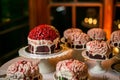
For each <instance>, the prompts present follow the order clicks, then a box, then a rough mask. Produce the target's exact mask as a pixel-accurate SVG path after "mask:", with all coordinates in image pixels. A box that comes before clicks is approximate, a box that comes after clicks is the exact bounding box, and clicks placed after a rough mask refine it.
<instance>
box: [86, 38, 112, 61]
mask: <svg viewBox="0 0 120 80" xmlns="http://www.w3.org/2000/svg"><path fill="white" fill-rule="evenodd" d="M86 55H87V56H88V57H89V58H92V59H102V60H105V59H109V58H110V57H111V56H110V55H111V47H110V45H109V44H108V43H107V42H106V41H98V40H94V41H89V42H88V43H87V44H86Z"/></svg>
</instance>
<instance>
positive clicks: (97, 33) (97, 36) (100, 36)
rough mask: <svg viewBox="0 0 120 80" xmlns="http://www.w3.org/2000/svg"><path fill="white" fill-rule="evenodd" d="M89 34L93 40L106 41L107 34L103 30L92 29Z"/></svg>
mask: <svg viewBox="0 0 120 80" xmlns="http://www.w3.org/2000/svg"><path fill="white" fill-rule="evenodd" d="M87 34H88V35H89V36H90V38H91V39H93V40H105V39H106V33H105V31H104V30H103V29H101V28H92V29H90V30H88V32H87Z"/></svg>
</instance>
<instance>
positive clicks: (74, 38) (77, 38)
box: [69, 32, 90, 44]
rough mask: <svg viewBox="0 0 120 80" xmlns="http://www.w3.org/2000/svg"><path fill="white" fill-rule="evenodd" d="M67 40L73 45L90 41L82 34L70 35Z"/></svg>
mask: <svg viewBox="0 0 120 80" xmlns="http://www.w3.org/2000/svg"><path fill="white" fill-rule="evenodd" d="M69 39H70V40H71V42H73V44H86V43H87V42H88V41H90V37H89V36H88V35H87V34H86V33H83V32H82V33H78V34H77V33H76V34H74V35H71V37H69Z"/></svg>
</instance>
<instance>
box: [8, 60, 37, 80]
mask: <svg viewBox="0 0 120 80" xmlns="http://www.w3.org/2000/svg"><path fill="white" fill-rule="evenodd" d="M38 73H39V68H38V66H37V65H33V64H32V62H30V61H25V60H21V61H18V62H15V63H13V64H11V65H10V66H9V67H8V69H7V76H8V77H13V78H16V79H25V78H27V77H29V76H31V77H33V76H35V75H38Z"/></svg>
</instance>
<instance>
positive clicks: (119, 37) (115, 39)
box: [110, 30, 120, 48]
mask: <svg viewBox="0 0 120 80" xmlns="http://www.w3.org/2000/svg"><path fill="white" fill-rule="evenodd" d="M110 45H111V46H112V47H118V48H120V30H117V31H113V32H112V34H111V37H110Z"/></svg>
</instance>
